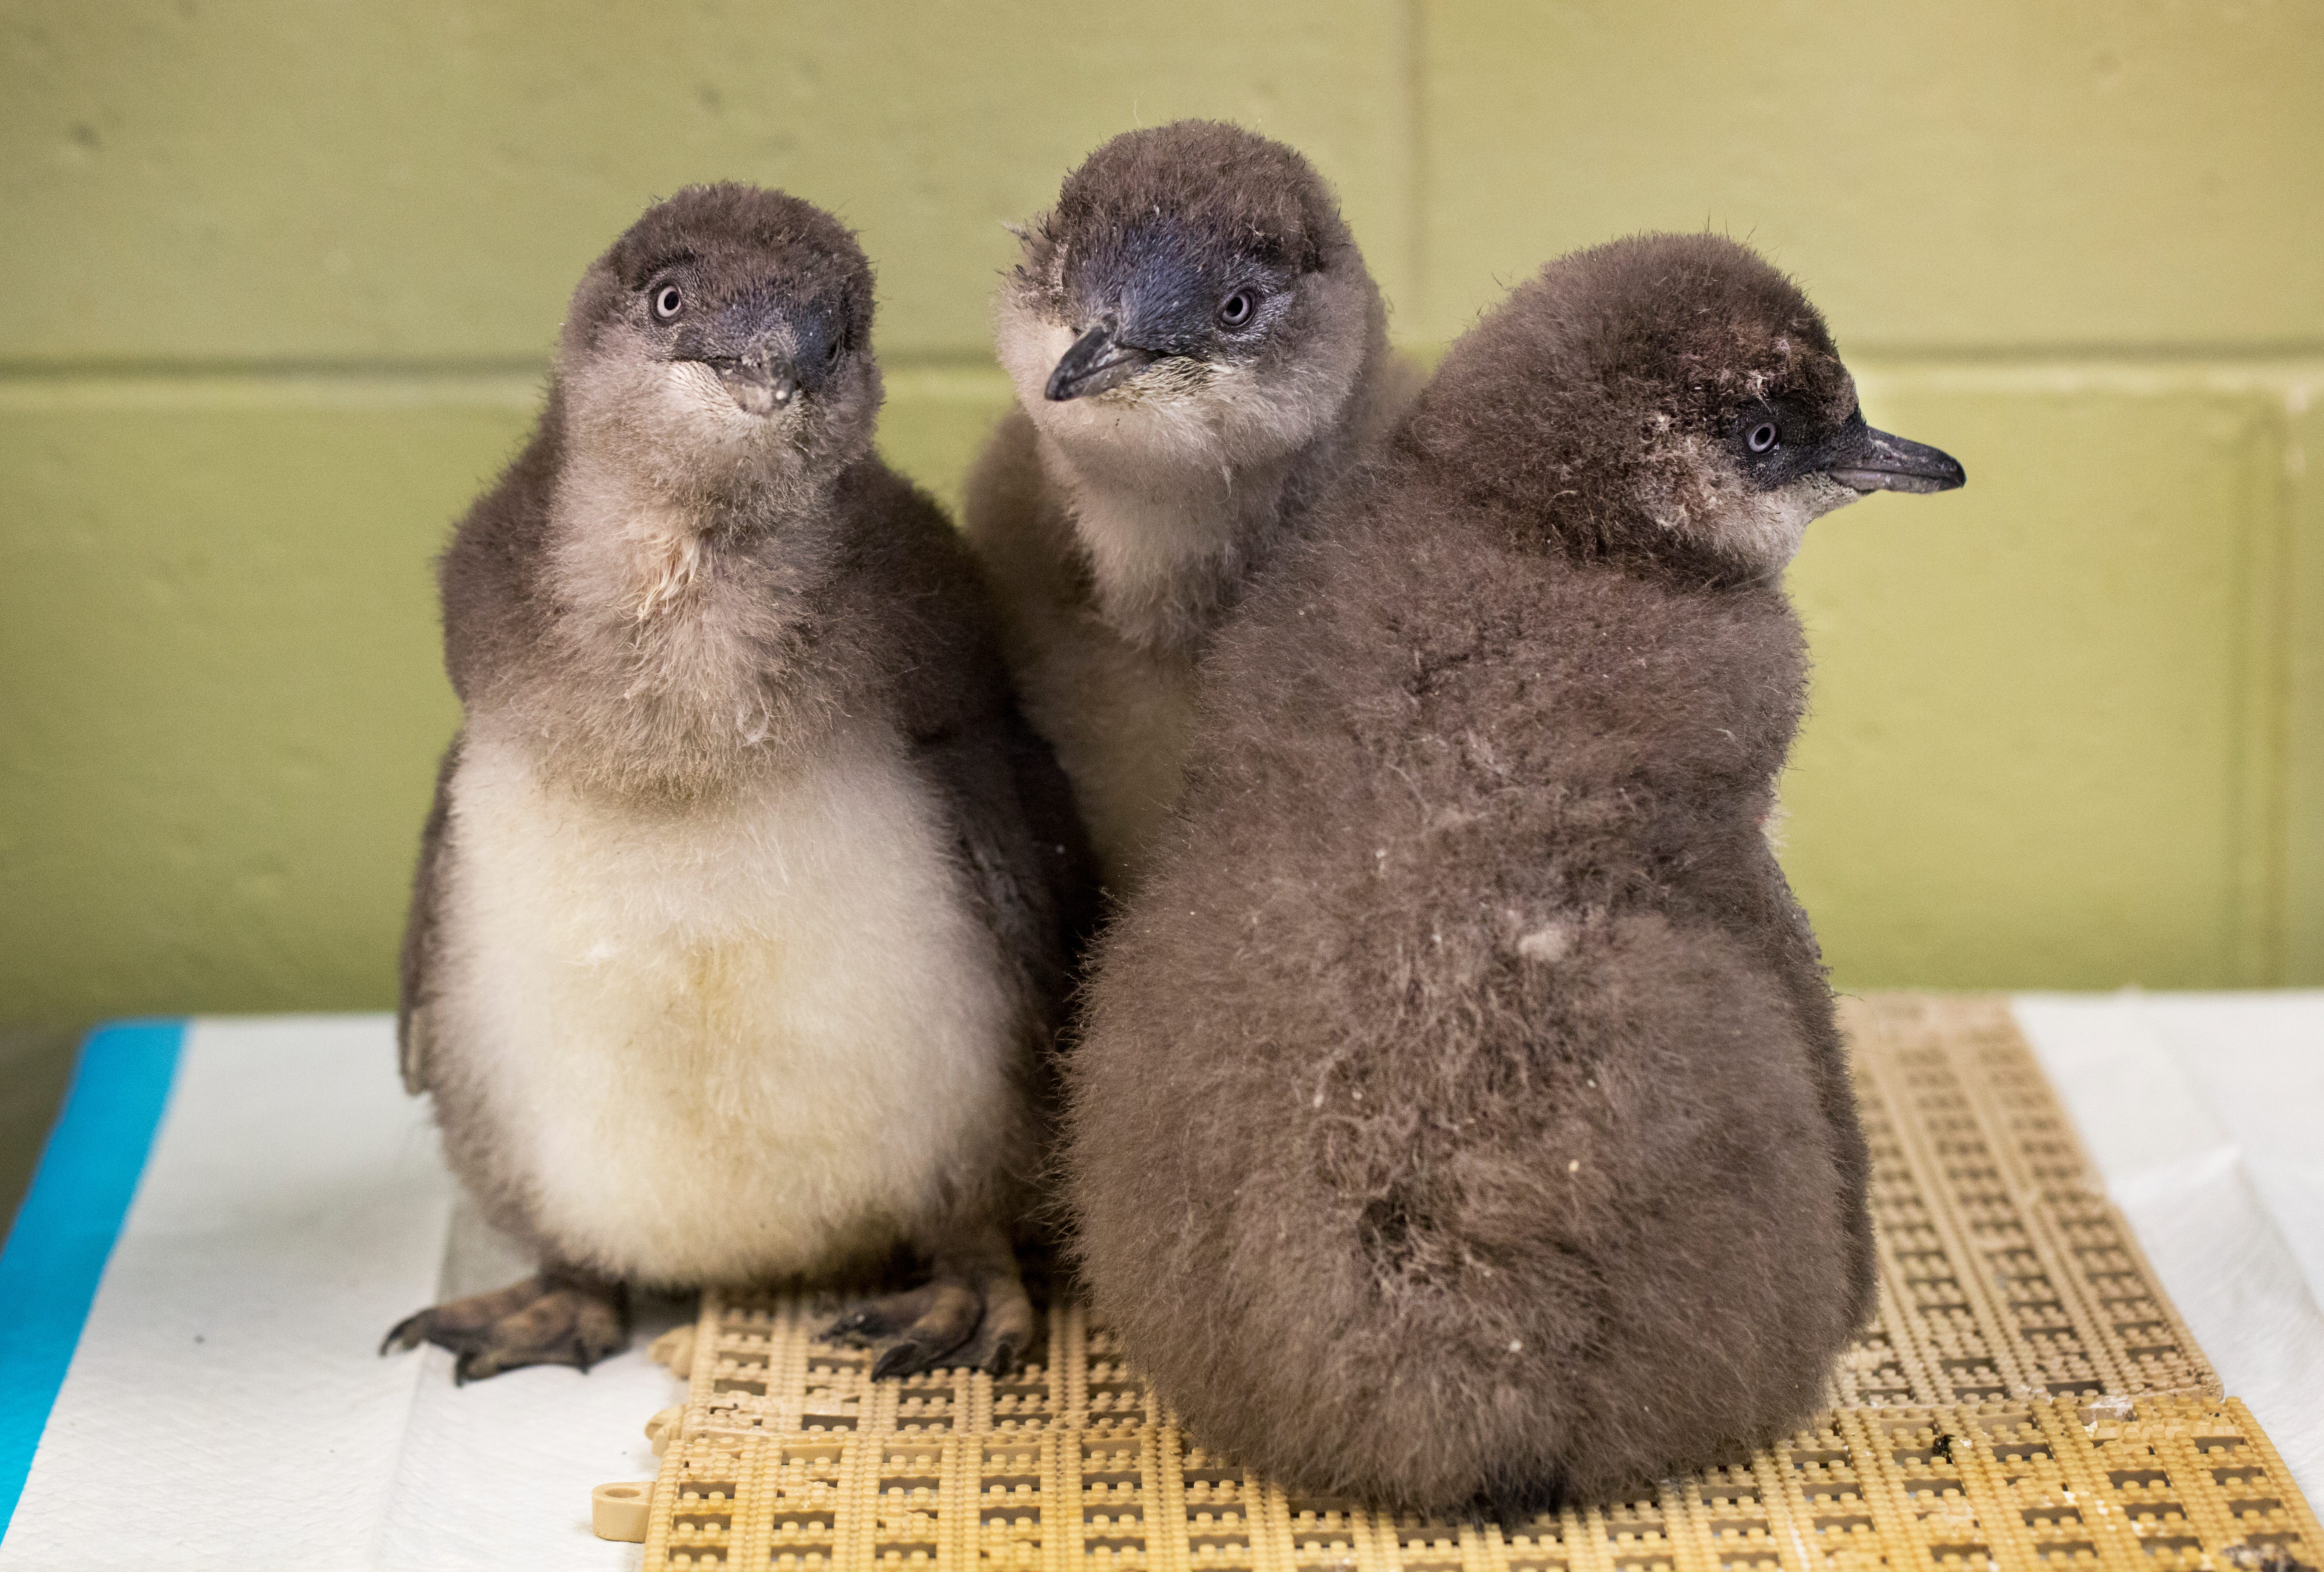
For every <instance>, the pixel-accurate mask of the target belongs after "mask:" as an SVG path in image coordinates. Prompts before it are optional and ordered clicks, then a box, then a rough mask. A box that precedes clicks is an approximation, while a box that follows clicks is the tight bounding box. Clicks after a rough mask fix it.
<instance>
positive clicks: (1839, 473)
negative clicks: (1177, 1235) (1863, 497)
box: [1820, 417, 1969, 492]
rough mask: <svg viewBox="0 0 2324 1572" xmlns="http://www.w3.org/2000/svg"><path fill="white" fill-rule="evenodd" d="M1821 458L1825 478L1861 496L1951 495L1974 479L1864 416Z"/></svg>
mask: <svg viewBox="0 0 2324 1572" xmlns="http://www.w3.org/2000/svg"><path fill="white" fill-rule="evenodd" d="M1822 459H1823V462H1822V464H1821V466H1820V467H1821V469H1822V470H1823V472H1824V473H1825V474H1826V475H1829V476H1831V477H1832V478H1833V479H1834V480H1836V481H1838V482H1840V485H1844V486H1847V487H1849V489H1850V490H1853V491H1858V492H1870V491H1910V492H1932V491H1950V490H1952V489H1953V487H1955V486H1957V485H1964V484H1966V483H1967V482H1968V480H1969V474H1968V472H1967V471H1966V470H1964V469H1962V468H1961V467H1960V460H1959V459H1957V458H1954V457H1953V456H1952V455H1951V454H1950V453H1943V452H1940V451H1938V450H1937V449H1936V448H1930V447H1926V446H1924V445H1923V444H1922V443H1919V442H1907V441H1906V440H1904V438H1902V437H1892V436H1890V435H1889V434H1888V433H1887V432H1886V431H1876V430H1873V429H1872V428H1871V427H1870V426H1867V425H1866V424H1865V423H1864V421H1863V419H1862V418H1861V417H1858V419H1857V420H1855V421H1851V422H1850V423H1849V426H1848V428H1847V430H1843V431H1841V432H1840V435H1839V436H1837V437H1835V438H1833V439H1832V440H1831V444H1830V445H1829V446H1827V447H1826V448H1825V449H1824V451H1823V454H1822Z"/></svg>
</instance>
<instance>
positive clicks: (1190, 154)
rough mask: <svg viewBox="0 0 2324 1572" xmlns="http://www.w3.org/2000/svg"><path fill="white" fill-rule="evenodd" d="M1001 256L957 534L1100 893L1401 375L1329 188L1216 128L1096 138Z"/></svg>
mask: <svg viewBox="0 0 2324 1572" xmlns="http://www.w3.org/2000/svg"><path fill="white" fill-rule="evenodd" d="M1024 241H1025V249H1024V256H1023V260H1022V262H1021V264H1019V267H1018V268H1017V269H1016V271H1015V272H1014V273H1011V274H1010V276H1009V277H1008V278H1007V279H1006V280H1005V281H1004V282H1003V283H1002V285H1001V291H1000V293H999V297H998V299H997V301H996V303H995V307H994V313H993V315H994V338H995V339H996V341H997V344H998V347H999V350H1000V356H1001V364H1002V365H1004V366H1006V367H1007V368H1008V371H1009V375H1010V379H1011V380H1012V381H1013V382H1014V383H1015V384H1016V386H1017V397H1018V403H1017V407H1016V408H1015V409H1014V410H1012V411H1010V413H1009V414H1008V416H1007V417H1005V418H1004V419H1003V420H1002V421H1001V425H1000V427H999V429H998V430H995V431H994V433H993V435H992V438H991V441H990V443H989V444H988V445H987V447H986V449H985V452H984V454H983V456H982V459H981V461H980V462H979V464H978V466H977V468H976V470H975V472H974V474H973V476H972V477H971V479H970V481H969V486H968V502H967V507H966V509H965V517H964V522H965V525H966V528H967V531H968V533H969V537H970V539H971V540H972V541H974V543H975V545H976V548H977V550H978V551H979V552H980V554H981V555H982V557H983V559H984V560H985V562H986V564H987V566H988V567H989V569H991V575H992V579H993V585H994V590H995V594H996V596H997V598H998V599H999V601H1000V605H1001V616H1002V626H1003V637H1004V639H1005V641H1006V644H1007V649H1008V652H1009V657H1010V665H1011V666H1012V668H1013V669H1014V670H1015V671H1016V674H1017V679H1018V683H1019V689H1020V690H1021V692H1022V693H1023V696H1024V702H1025V710H1026V714H1027V717H1028V718H1029V719H1030V720H1031V721H1032V723H1033V725H1034V726H1035V728H1036V729H1037V730H1038V731H1039V732H1040V733H1041V734H1042V735H1044V736H1046V737H1047V738H1048V740H1049V741H1050V742H1051V743H1052V744H1055V746H1056V750H1057V756H1058V760H1059V762H1060V763H1062V764H1063V765H1064V766H1065V773H1066V775H1067V776H1068V777H1069V778H1070V779H1071V780H1072V781H1073V786H1074V799H1075V800H1076V802H1078V804H1079V805H1080V808H1081V811H1082V816H1083V819H1084V822H1085V823H1086V824H1087V825H1088V826H1089V832H1090V838H1091V841H1092V843H1093V846H1094V847H1095V849H1096V851H1097V855H1098V858H1099V862H1100V865H1101V867H1102V871H1103V873H1104V875H1105V878H1106V880H1107V882H1108V883H1109V884H1111V885H1112V886H1113V887H1115V888H1117V889H1120V888H1126V887H1127V886H1128V884H1129V883H1130V881H1131V880H1132V878H1133V877H1134V874H1135V870H1136V866H1137V862H1138V857H1139V848H1140V847H1141V846H1143V845H1144V844H1145V842H1146V840H1147V838H1148V836H1149V835H1150V834H1151V833H1152V831H1153V829H1154V828H1155V827H1156V825H1157V824H1158V823H1159V822H1160V820H1161V818H1162V817H1163V815H1165V814H1166V813H1167V811H1168V808H1169V805H1170V803H1171V802H1172V800H1174V799H1175V798H1176V794H1177V778H1178V761H1179V755H1180V753H1181V751H1182V749H1183V748H1184V745H1185V732H1186V726H1187V725H1188V722H1189V718H1190V715H1191V711H1190V708H1189V702H1190V695H1191V692H1192V687H1191V683H1192V677H1193V670H1194V660H1195V658H1196V656H1197V655H1198V654H1199V653H1200V652H1201V650H1202V648H1203V643H1204V642H1205V641H1206V639H1207V638H1208V636H1209V634H1210V632H1211V630H1212V629H1213V627H1214V626H1215V625H1216V624H1217V623H1218V620H1219V618H1220V616H1221V615H1222V614H1223V613H1224V612H1225V611H1226V609H1227V608H1228V607H1229V606H1231V605H1232V604H1233V602H1234V600H1235V597H1236V596H1237V595H1238V594H1239V593H1240V590H1241V588H1242V586H1243V584H1244V583H1245V582H1246V581H1247V579H1248V578H1249V577H1250V575H1251V573H1252V572H1253V571H1254V570H1255V569H1257V567H1258V566H1259V563H1260V562H1261V561H1262V560H1263V559H1265V558H1266V557H1267V555H1268V552H1269V551H1270V550H1272V549H1273V548H1274V546H1275V545H1276V543H1277V541H1278V540H1279V539H1280V538H1281V537H1282V536H1283V535H1284V533H1285V532H1286V530H1287V529H1288V528H1289V527H1290V526H1291V525H1292V524H1293V522H1294V521H1295V520H1296V518H1297V517H1298V516H1299V515H1301V514H1302V513H1304V512H1305V510H1306V509H1307V508H1309V507H1310V506H1311V505H1312V504H1314V501H1315V500H1316V498H1317V497H1318V496H1319V495H1322V493H1323V490H1324V488H1325V487H1326V486H1327V485H1329V484H1330V483H1331V482H1332V481H1333V479H1334V478H1336V477H1337V476H1339V475H1340V473H1341V472H1342V469H1343V468H1344V467H1346V466H1347V464H1348V462H1349V460H1350V458H1351V457H1352V456H1353V455H1354V454H1355V453H1356V452H1357V451H1358V450H1359V449H1360V448H1361V447H1362V445H1363V444H1364V442H1365V440H1366V439H1368V438H1369V436H1371V435H1373V434H1375V433H1376V432H1378V431H1379V430H1380V429H1382V428H1383V427H1384V426H1385V425H1386V424H1387V422H1388V418H1389V416H1390V415H1391V414H1392V413H1393V412H1394V411H1396V410H1397V409H1398V408H1399V407H1401V405H1402V404H1403V403H1404V402H1408V400H1409V397H1410V395H1411V393H1413V391H1415V389H1416V385H1417V378H1416V374H1415V373H1413V372H1412V370H1411V369H1410V368H1409V367H1408V366H1406V365H1403V364H1402V363H1400V362H1397V361H1396V360H1395V359H1393V358H1392V357H1391V356H1390V354H1389V352H1388V328H1387V315H1386V310H1385V308H1384V307H1383V306H1382V304H1381V302H1380V297H1379V290H1378V289H1377V288H1376V287H1375V286H1374V285H1373V283H1372V281H1371V275H1370V274H1369V273H1367V272H1366V271H1365V269H1364V261H1363V256H1362V254H1360V252H1359V251H1358V250H1357V249H1356V243H1355V240H1354V237H1353V236H1351V235H1350V234H1349V232H1348V227H1347V225H1346V224H1345V223H1344V222H1342V219H1341V217H1340V213H1339V208H1338V206H1337V204H1336V203H1335V202H1334V201H1333V196H1332V192H1331V190H1330V188H1329V187H1327V186H1326V185H1325V184H1324V183H1323V179H1322V177H1320V176H1319V175H1317V174H1316V172H1315V171H1314V169H1313V168H1312V167H1310V165H1309V164H1308V162H1307V161H1306V160H1305V159H1304V158H1302V157H1301V156H1300V155H1299V154H1298V153H1295V152H1293V151H1292V150H1291V149H1290V148H1288V147H1286V146H1284V145H1283V144H1282V143H1277V142H1270V141H1268V139H1267V138H1265V137H1263V136H1258V135H1255V134H1252V133H1250V132H1248V131H1245V130H1242V129H1240V127H1238V126H1233V125H1222V124H1219V123H1217V122H1214V121H1204V120H1182V121H1178V122H1176V123H1175V124H1172V125H1162V126H1157V127H1155V128H1153V129H1151V130H1142V131H1133V132H1130V133H1127V134H1123V135H1120V136H1117V137H1115V138H1114V139H1113V140H1112V141H1111V142H1109V143H1106V144H1105V145H1104V146H1103V147H1101V148H1100V149H1098V150H1097V152H1095V153H1093V154H1091V155H1090V157H1089V159H1088V161H1087V162H1084V164H1083V165H1082V166H1081V168H1079V169H1078V170H1075V171H1074V172H1073V173H1072V174H1071V175H1069V176H1067V177H1066V179H1065V186H1064V189H1063V190H1061V191H1060V192H1059V193H1058V197H1057V205H1056V208H1054V209H1052V210H1051V211H1050V212H1049V213H1047V215H1046V216H1044V217H1040V218H1037V219H1036V220H1035V221H1034V222H1033V223H1032V224H1031V225H1030V226H1029V227H1028V228H1027V229H1026V230H1025V231H1024Z"/></svg>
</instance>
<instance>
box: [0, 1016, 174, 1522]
mask: <svg viewBox="0 0 2324 1572" xmlns="http://www.w3.org/2000/svg"><path fill="white" fill-rule="evenodd" d="M185 1035H186V1023H185V1022H182V1021H124V1022H117V1023H115V1024H114V1025H111V1026H101V1027H99V1028H97V1030H96V1031H93V1032H91V1033H89V1036H88V1041H86V1042H84V1043H83V1044H81V1050H80V1066H79V1068H78V1069H77V1070H76V1071H75V1072H74V1074H73V1084H72V1092H71V1094H70V1095H69V1096H67V1097H66V1099H65V1107H64V1112H63V1113H62V1114H59V1115H58V1116H57V1125H56V1128H55V1130H53V1131H51V1133H50V1135H49V1144H48V1148H47V1150H46V1151H43V1152H42V1154H41V1166H40V1169H39V1170H38V1171H36V1172H35V1173H34V1174H33V1175H32V1189H31V1190H30V1191H28V1192H27V1193H26V1195H25V1197H24V1204H23V1207H21V1208H20V1209H19V1210H18V1211H17V1213H16V1226H15V1228H14V1231H13V1232H12V1233H10V1234H9V1235H8V1245H7V1248H6V1249H5V1250H0V1534H5V1533H6V1532H7V1529H8V1521H9V1520H10V1519H11V1518H12V1517H14V1515H15V1512H16V1498H17V1497H18V1496H20V1495H22V1494H23V1490H24V1475H25V1474H26V1473H27V1472H28V1471H29V1470H30V1469H31V1468H32V1453H33V1450H34V1448H36V1447H39V1446H40V1444H41V1431H42V1429H45V1428H46V1427H47V1425H48V1422H49V1409H50V1407H51V1405H52V1404H53V1403H54V1402H55V1401H57V1389H58V1388H59V1387H60V1386H61V1385H63V1384H64V1379H65V1368H66V1366H68V1365H69V1364H71V1363H72V1356H73V1349H74V1347H75V1346H76V1345H78V1343H79V1342H80V1328H81V1323H82V1322H83V1321H85V1320H87V1319H88V1307H89V1301H90V1300H92V1299H95V1298H96V1297H97V1280H98V1279H99V1278H101V1277H103V1276H104V1275H105V1263H106V1261H107V1260H108V1259H109V1258H110V1257H111V1256H112V1254H113V1242H114V1239H115V1237H116V1236H117V1235H118V1234H120V1232H121V1220H122V1218H123V1217H124V1216H126V1215H127V1213H128V1211H129V1200H130V1197H133V1196H134V1195H135V1194H136V1193H137V1179H138V1177H139V1176H140V1175H141V1174H143V1172H144V1171H145V1154H146V1153H147V1152H148V1151H151V1150H152V1145H153V1132H154V1131H155V1130H156V1129H158V1128H160V1126H161V1110H162V1108H163V1107H164V1106H165V1105H167V1104H168V1102H169V1100H170V1085H171V1081H172V1080H173V1079H175V1078H176V1076H177V1072H178V1050H179V1048H180V1044H182V1043H183V1041H184V1040H185Z"/></svg>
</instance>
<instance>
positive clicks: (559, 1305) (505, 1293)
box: [380, 1271, 630, 1386]
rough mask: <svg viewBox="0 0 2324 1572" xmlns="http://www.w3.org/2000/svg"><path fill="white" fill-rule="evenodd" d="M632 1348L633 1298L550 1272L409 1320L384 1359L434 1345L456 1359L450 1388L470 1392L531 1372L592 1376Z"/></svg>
mask: <svg viewBox="0 0 2324 1572" xmlns="http://www.w3.org/2000/svg"><path fill="white" fill-rule="evenodd" d="M629 1342H630V1301H629V1294H628V1291H627V1290H625V1289H623V1288H622V1285H621V1284H620V1283H618V1282H609V1281H605V1280H604V1279H602V1278H594V1277H587V1276H584V1275H582V1274H579V1273H573V1272H554V1271H544V1272H542V1273H540V1274H539V1275H538V1276H535V1277H529V1278H526V1279H525V1280H524V1281H521V1282H515V1283H511V1284H510V1285H509V1286H508V1287H506V1288H503V1289H494V1290H492V1291H491V1292H490V1293H481V1294H471V1295H469V1296H468V1297H467V1298H466V1299H453V1300H451V1301H449V1302H448V1303H446V1304H440V1305H437V1306H434V1307H432V1308H429V1309H425V1310H422V1311H420V1313H419V1314H418V1315H416V1316H410V1317H407V1318H404V1319H403V1320H402V1321H401V1322H399V1323H398V1324H397V1325H396V1327H395V1329H394V1330H392V1331H391V1332H390V1333H388V1335H387V1340H386V1341H385V1342H384V1343H383V1344H382V1345H380V1352H381V1353H383V1354H384V1353H386V1352H388V1351H389V1350H390V1349H391V1348H395V1349H404V1348H417V1347H418V1346H420V1344H422V1343H433V1344H435V1345H437V1346H438V1348H443V1349H446V1350H447V1351H449V1352H450V1353H451V1354H453V1355H456V1356H457V1357H456V1362H455V1364H453V1366H452V1380H453V1382H455V1383H456V1384H458V1385H463V1386H465V1385H466V1384H467V1383H468V1382H471V1381H482V1380H484V1378H485V1377H487V1376H493V1375H498V1374H500V1373H502V1372H503V1371H505V1370H520V1369H522V1368H523V1367H524V1366H526V1365H528V1364H569V1365H572V1366H573V1367H574V1368H575V1369H576V1370H580V1371H582V1372H584V1373H586V1371H587V1370H588V1369H589V1367H590V1366H591V1365H593V1364H596V1363H597V1362H598V1361H599V1360H601V1359H604V1358H607V1357H609V1356H610V1355H615V1354H618V1353H620V1352H621V1351H622V1349H623V1348H626V1347H628V1346H629Z"/></svg>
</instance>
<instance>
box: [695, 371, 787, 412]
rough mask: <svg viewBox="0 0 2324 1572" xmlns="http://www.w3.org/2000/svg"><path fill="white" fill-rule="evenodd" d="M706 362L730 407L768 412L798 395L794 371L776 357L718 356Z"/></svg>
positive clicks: (747, 410) (785, 406) (779, 407)
mask: <svg viewBox="0 0 2324 1572" xmlns="http://www.w3.org/2000/svg"><path fill="white" fill-rule="evenodd" d="M709 365H710V369H711V370H713V371H715V372H716V373H717V374H718V380H719V382H720V384H722V385H724V387H725V389H726V392H727V394H728V396H729V397H731V398H733V401H734V407H735V408H736V409H739V410H741V411H742V412H743V413H745V414H750V415H771V414H773V413H774V412H775V411H777V410H779V409H786V408H788V407H789V404H790V402H791V401H792V400H793V399H795V398H797V397H798V391H799V379H798V373H797V372H796V371H794V370H793V369H792V368H791V366H790V365H788V364H787V363H786V362H784V361H783V360H781V359H779V358H770V359H765V360H741V359H719V360H713V361H711V362H710V363H709Z"/></svg>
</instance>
